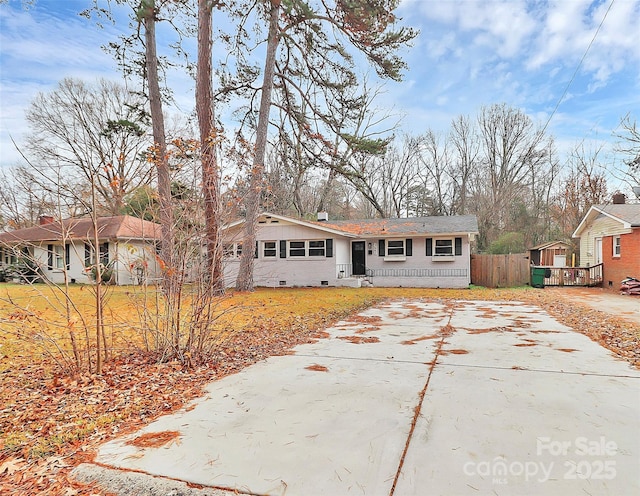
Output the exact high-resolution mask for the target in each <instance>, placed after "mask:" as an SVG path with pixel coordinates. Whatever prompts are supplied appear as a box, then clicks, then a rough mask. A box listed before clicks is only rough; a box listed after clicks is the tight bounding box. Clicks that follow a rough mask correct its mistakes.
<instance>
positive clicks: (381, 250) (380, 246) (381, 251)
mask: <svg viewBox="0 0 640 496" xmlns="http://www.w3.org/2000/svg"><path fill="white" fill-rule="evenodd" d="M384 254H385V249H384V239H380V240H378V256H380V257H384Z"/></svg>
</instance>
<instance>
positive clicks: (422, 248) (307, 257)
mask: <svg viewBox="0 0 640 496" xmlns="http://www.w3.org/2000/svg"><path fill="white" fill-rule="evenodd" d="M318 218H319V219H321V220H319V221H317V222H316V221H305V220H300V219H295V218H290V217H285V216H282V215H276V214H272V213H267V212H265V213H262V214H261V215H260V217H259V220H258V230H257V243H256V244H257V246H256V260H255V265H254V284H255V285H256V286H267V287H275V286H288V287H291V286H351V287H359V286H361V285H362V284H363V281H366V282H364V284H372V285H374V286H382V287H401V286H402V287H427V288H463V287H467V286H468V285H469V284H470V283H471V268H470V263H471V262H470V254H471V242H472V240H473V238H474V236H475V235H476V234H477V233H478V221H477V219H476V217H475V216H471V215H466V216H448V217H447V216H440V217H420V218H409V219H368V220H358V221H354V220H351V221H329V220H322V219H326V214H324V213H320V214H319V216H318ZM243 225H244V220H239V221H236V222H234V223H231V224H229V225H227V226H225V228H224V230H223V238H224V243H225V244H224V247H223V248H224V249H223V253H224V274H225V282H226V284H227V285H228V286H232V285H234V284H235V280H236V276H237V273H238V267H239V259H240V255H241V253H242V237H243Z"/></svg>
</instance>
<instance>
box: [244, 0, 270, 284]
mask: <svg viewBox="0 0 640 496" xmlns="http://www.w3.org/2000/svg"><path fill="white" fill-rule="evenodd" d="M279 16H280V0H271V12H270V16H269V35H268V39H267V55H266V59H265V64H264V78H263V82H262V95H261V96H260V112H259V114H258V127H257V129H256V146H255V152H254V153H255V154H254V157H253V166H252V169H251V181H250V183H249V191H248V192H247V197H246V200H245V206H246V218H245V224H244V238H243V244H242V256H241V257H240V269H239V271H238V278H237V280H236V289H237V290H238V291H252V290H253V261H254V257H255V250H256V227H257V224H258V214H259V209H260V197H261V193H262V179H263V175H264V158H265V152H266V149H267V131H268V128H269V110H270V109H271V91H272V90H273V79H274V72H275V65H276V50H277V48H278V43H279V41H280V37H279V33H278V20H279Z"/></svg>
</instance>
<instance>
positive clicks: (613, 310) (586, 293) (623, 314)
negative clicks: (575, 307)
mask: <svg viewBox="0 0 640 496" xmlns="http://www.w3.org/2000/svg"><path fill="white" fill-rule="evenodd" d="M545 291H546V292H552V293H553V294H554V295H556V296H557V297H558V298H562V299H563V300H565V301H570V302H578V303H582V304H583V305H587V306H589V307H591V308H593V309H594V310H599V311H601V312H605V313H609V314H611V315H615V316H616V317H620V318H622V319H626V320H629V321H630V322H633V323H635V324H636V325H639V326H640V296H637V295H634V296H630V295H622V294H620V293H616V292H613V291H608V290H605V289H602V288H579V287H575V288H572V287H564V288H545Z"/></svg>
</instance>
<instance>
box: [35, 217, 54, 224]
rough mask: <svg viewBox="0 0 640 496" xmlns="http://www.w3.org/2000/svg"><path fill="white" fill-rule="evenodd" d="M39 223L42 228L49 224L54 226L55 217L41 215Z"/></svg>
mask: <svg viewBox="0 0 640 496" xmlns="http://www.w3.org/2000/svg"><path fill="white" fill-rule="evenodd" d="M38 223H39V224H40V225H41V226H46V225H47V224H53V217H52V216H51V215H41V216H40V218H39V219H38Z"/></svg>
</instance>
